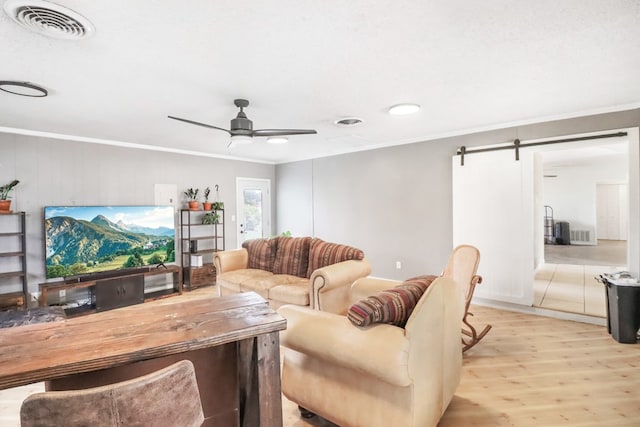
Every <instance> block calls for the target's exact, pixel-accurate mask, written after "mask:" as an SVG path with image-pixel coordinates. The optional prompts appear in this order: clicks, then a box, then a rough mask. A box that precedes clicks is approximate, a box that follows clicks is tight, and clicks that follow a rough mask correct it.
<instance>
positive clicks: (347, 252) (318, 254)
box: [307, 237, 364, 277]
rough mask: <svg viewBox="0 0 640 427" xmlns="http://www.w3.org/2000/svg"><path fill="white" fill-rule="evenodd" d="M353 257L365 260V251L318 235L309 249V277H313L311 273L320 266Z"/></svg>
mask: <svg viewBox="0 0 640 427" xmlns="http://www.w3.org/2000/svg"><path fill="white" fill-rule="evenodd" d="M351 259H355V260H363V259H364V252H362V251H361V250H360V249H358V248H354V247H351V246H347V245H340V244H338V243H329V242H325V241H324V240H322V239H318V238H317V237H316V238H314V239H313V240H312V241H311V247H310V249H309V270H308V271H307V277H311V274H312V273H313V272H314V271H316V270H317V269H319V268H322V267H326V266H327V265H332V264H337V263H339V262H342V261H348V260H351Z"/></svg>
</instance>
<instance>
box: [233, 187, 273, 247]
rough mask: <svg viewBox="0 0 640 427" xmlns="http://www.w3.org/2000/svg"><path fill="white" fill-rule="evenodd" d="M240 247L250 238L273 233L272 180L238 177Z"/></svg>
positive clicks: (237, 197) (237, 196)
mask: <svg viewBox="0 0 640 427" xmlns="http://www.w3.org/2000/svg"><path fill="white" fill-rule="evenodd" d="M236 200H237V203H238V206H237V212H238V222H237V224H238V229H237V232H238V247H240V246H241V245H242V242H244V241H245V240H250V239H257V238H261V237H268V236H270V235H271V180H268V179H257V178H237V179H236Z"/></svg>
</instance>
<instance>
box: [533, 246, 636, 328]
mask: <svg viewBox="0 0 640 427" xmlns="http://www.w3.org/2000/svg"><path fill="white" fill-rule="evenodd" d="M544 257H545V261H546V263H545V264H544V265H543V266H542V267H541V268H539V269H538V270H537V271H536V274H535V278H534V295H535V300H534V307H539V308H546V309H549V310H556V311H563V312H568V313H578V314H585V315H588V316H596V317H605V318H606V317H607V311H606V296H605V288H604V285H602V284H601V283H599V282H598V281H597V280H596V277H598V276H599V275H601V274H603V273H612V272H615V271H621V270H625V269H626V267H625V264H626V259H627V242H626V241H624V240H598V244H597V245H592V246H580V245H545V250H544Z"/></svg>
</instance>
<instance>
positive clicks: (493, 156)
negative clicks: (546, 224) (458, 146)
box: [452, 149, 534, 306]
mask: <svg viewBox="0 0 640 427" xmlns="http://www.w3.org/2000/svg"><path fill="white" fill-rule="evenodd" d="M452 162H453V165H452V169H453V244H454V247H455V246H457V245H460V244H470V245H473V246H476V247H477V248H478V249H479V250H480V266H479V269H478V274H480V275H481V276H482V278H483V282H482V284H480V285H478V287H476V290H475V293H474V295H475V296H477V297H481V298H487V299H492V300H498V301H505V302H511V303H516V304H523V305H528V306H530V305H532V304H533V276H534V256H533V255H534V237H533V236H534V201H533V194H534V191H533V189H534V188H533V187H534V179H533V178H534V177H533V171H534V168H533V154H532V153H531V152H527V151H526V150H522V151H521V152H520V160H519V161H516V160H515V152H514V150H512V149H511V150H501V151H490V152H486V153H476V154H469V155H467V156H465V159H464V163H465V165H464V166H461V165H460V156H454V157H453V160H452Z"/></svg>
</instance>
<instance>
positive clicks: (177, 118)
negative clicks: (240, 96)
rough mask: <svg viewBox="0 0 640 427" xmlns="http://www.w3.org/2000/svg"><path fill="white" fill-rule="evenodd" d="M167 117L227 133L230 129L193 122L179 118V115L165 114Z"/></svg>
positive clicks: (229, 132)
mask: <svg viewBox="0 0 640 427" xmlns="http://www.w3.org/2000/svg"><path fill="white" fill-rule="evenodd" d="M167 117H169V118H170V119H173V120H179V121H181V122H185V123H190V124H192V125H196V126H203V127H206V128H210V129H218V130H221V131H224V132H227V133H228V134H231V131H229V130H227V129H223V128H219V127H218V126H213V125H208V124H206V123H200V122H194V121H193V120H187V119H181V118H180V117H174V116H167Z"/></svg>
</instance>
